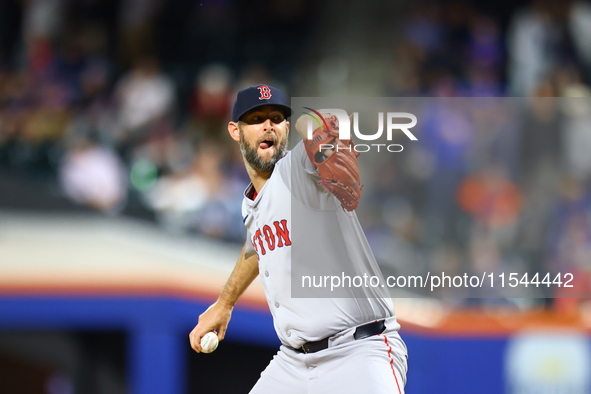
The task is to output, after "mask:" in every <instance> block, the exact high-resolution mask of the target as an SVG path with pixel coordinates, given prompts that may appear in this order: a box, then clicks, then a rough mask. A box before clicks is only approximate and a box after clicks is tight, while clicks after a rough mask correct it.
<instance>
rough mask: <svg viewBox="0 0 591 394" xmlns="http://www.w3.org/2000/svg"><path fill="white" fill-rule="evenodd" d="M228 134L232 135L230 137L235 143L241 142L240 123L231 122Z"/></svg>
mask: <svg viewBox="0 0 591 394" xmlns="http://www.w3.org/2000/svg"><path fill="white" fill-rule="evenodd" d="M228 133H229V134H230V137H232V139H233V140H234V141H240V128H239V127H238V123H236V122H229V123H228Z"/></svg>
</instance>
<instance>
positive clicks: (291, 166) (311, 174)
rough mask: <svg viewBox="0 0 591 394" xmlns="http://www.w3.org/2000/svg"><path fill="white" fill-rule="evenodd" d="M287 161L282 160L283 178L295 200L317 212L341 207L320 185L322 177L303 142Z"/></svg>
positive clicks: (295, 148)
mask: <svg viewBox="0 0 591 394" xmlns="http://www.w3.org/2000/svg"><path fill="white" fill-rule="evenodd" d="M285 159H287V160H285ZM285 159H284V160H281V161H282V162H283V163H282V165H281V176H282V178H283V179H284V180H286V184H287V186H288V188H289V189H290V191H291V194H292V197H293V198H297V199H298V200H299V201H301V202H302V203H303V204H304V205H305V206H307V207H309V208H312V209H317V210H333V209H336V208H337V207H338V206H340V203H338V200H337V199H336V198H335V197H334V196H333V195H332V194H331V193H328V192H326V190H325V189H324V187H323V186H321V185H320V184H319V183H318V182H319V180H320V177H319V176H318V174H317V173H316V169H315V168H314V165H313V164H312V162H311V161H310V159H309V158H308V154H307V153H306V148H305V146H304V142H303V141H300V142H298V143H297V144H296V145H295V146H294V148H293V149H292V150H291V151H290V155H288V156H287V157H286V158H285Z"/></svg>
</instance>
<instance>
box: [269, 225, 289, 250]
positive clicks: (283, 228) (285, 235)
mask: <svg viewBox="0 0 591 394" xmlns="http://www.w3.org/2000/svg"><path fill="white" fill-rule="evenodd" d="M273 224H274V225H275V231H276V232H277V238H278V239H279V241H278V242H277V246H278V247H282V246H283V244H284V242H285V246H289V245H291V239H289V230H288V229H287V220H285V219H283V220H281V222H277V221H276V222H273Z"/></svg>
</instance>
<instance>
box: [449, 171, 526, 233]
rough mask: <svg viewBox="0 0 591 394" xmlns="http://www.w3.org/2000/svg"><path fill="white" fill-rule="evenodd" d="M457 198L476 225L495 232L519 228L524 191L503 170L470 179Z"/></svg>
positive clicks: (469, 177)
mask: <svg viewBox="0 0 591 394" xmlns="http://www.w3.org/2000/svg"><path fill="white" fill-rule="evenodd" d="M457 198H458V204H459V206H460V207H461V208H462V209H463V210H464V211H466V212H467V213H469V214H470V215H471V216H472V217H473V219H474V220H475V222H476V223H478V224H479V225H481V226H483V228H485V229H488V230H492V231H494V230H497V229H500V228H503V227H506V226H509V225H512V224H515V223H516V221H517V219H518V217H519V214H520V212H521V206H522V195H521V191H520V190H519V188H518V187H517V185H515V184H514V183H512V182H511V181H509V180H508V179H507V177H506V175H505V171H504V170H503V168H501V167H499V166H489V167H486V168H484V169H483V170H482V171H480V172H478V173H476V174H473V175H470V176H468V177H466V178H465V179H464V180H463V181H462V183H461V184H460V187H459V189H458V196H457Z"/></svg>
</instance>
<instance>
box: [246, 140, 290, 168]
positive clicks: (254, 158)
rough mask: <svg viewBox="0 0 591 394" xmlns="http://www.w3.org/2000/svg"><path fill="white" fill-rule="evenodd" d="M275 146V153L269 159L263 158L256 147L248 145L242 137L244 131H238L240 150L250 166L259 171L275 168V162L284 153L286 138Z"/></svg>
mask: <svg viewBox="0 0 591 394" xmlns="http://www.w3.org/2000/svg"><path fill="white" fill-rule="evenodd" d="M274 146H275V148H276V149H275V154H274V155H273V156H271V158H270V159H269V160H265V159H263V158H262V157H260V156H259V154H258V147H253V146H250V145H249V144H248V143H247V142H246V141H245V139H244V133H243V132H242V130H241V131H240V151H241V152H242V155H243V156H244V159H246V162H247V163H248V164H250V166H251V167H252V168H253V169H255V170H257V171H261V172H271V171H273V168H275V164H276V163H277V161H279V159H281V158H282V157H283V156H284V155H285V150H286V147H287V138H286V139H285V140H284V141H282V142H281V143H277V144H275V145H274Z"/></svg>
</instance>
